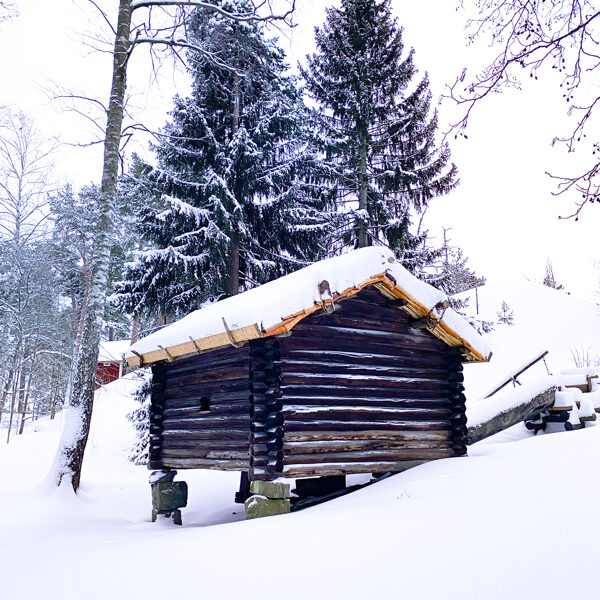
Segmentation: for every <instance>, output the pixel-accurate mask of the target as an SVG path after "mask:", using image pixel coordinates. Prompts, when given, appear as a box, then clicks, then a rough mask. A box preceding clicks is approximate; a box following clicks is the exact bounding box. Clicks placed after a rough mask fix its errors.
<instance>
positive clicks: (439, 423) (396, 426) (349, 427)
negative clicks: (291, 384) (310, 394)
mask: <svg viewBox="0 0 600 600" xmlns="http://www.w3.org/2000/svg"><path fill="white" fill-rule="evenodd" d="M450 426H451V423H450V421H448V420H442V419H440V420H434V421H399V420H387V421H350V422H348V421H340V420H332V419H322V420H320V421H310V420H304V421H286V423H285V427H284V430H285V431H286V433H287V432H288V431H302V432H309V431H313V430H315V429H319V430H325V429H330V430H333V431H336V430H337V431H356V430H367V429H372V430H389V429H391V430H398V431H402V430H407V431H436V430H440V429H449V428H450Z"/></svg>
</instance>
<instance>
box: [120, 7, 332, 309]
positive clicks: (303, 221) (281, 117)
mask: <svg viewBox="0 0 600 600" xmlns="http://www.w3.org/2000/svg"><path fill="white" fill-rule="evenodd" d="M213 2H214V3H215V4H222V5H223V7H225V8H227V9H228V10H230V11H235V12H240V13H245V12H246V11H250V10H251V5H250V2H249V1H248V0H213ZM225 5H226V6H225ZM189 28H190V35H191V40H192V43H193V44H194V45H196V46H197V49H193V50H191V51H190V53H189V56H188V62H189V71H190V74H191V76H192V79H193V92H192V95H191V96H190V97H189V98H181V97H176V98H175V102H174V104H175V106H174V109H173V111H172V113H171V116H172V119H171V122H170V123H169V124H168V125H167V126H166V127H165V130H164V135H163V137H162V141H161V143H160V144H159V145H158V147H157V148H156V153H157V158H158V166H157V167H156V168H154V169H145V170H144V169H143V168H142V167H141V166H140V165H138V166H137V167H136V169H137V171H138V174H142V177H141V179H140V180H139V181H138V183H139V185H138V186H137V188H136V190H137V191H133V192H132V193H139V190H140V189H143V190H144V193H145V194H146V196H147V197H148V199H149V202H150V201H151V200H152V199H153V201H152V202H151V204H152V208H149V209H147V210H146V211H145V213H144V215H143V219H142V225H141V229H142V235H143V238H144V240H146V242H147V243H148V247H147V248H146V249H145V250H143V251H141V252H139V253H138V254H137V258H136V261H135V263H134V264H133V265H131V266H130V268H129V269H128V270H127V272H126V276H125V280H124V281H123V282H122V283H121V285H120V286H119V287H118V292H119V293H118V295H117V298H119V299H120V302H121V305H122V306H123V307H124V308H126V309H128V310H129V311H131V312H134V313H136V314H139V313H140V312H144V311H146V312H148V311H156V310H159V311H161V312H162V314H167V315H178V314H181V313H185V312H188V311H189V310H191V309H194V308H197V307H198V306H200V305H201V304H202V303H204V302H206V301H210V300H213V299H217V298H219V297H222V296H225V295H233V294H236V293H238V291H240V290H243V289H246V288H249V287H252V286H253V285H256V284H258V283H263V282H265V281H268V280H270V279H272V278H274V277H277V276H279V275H281V274H284V273H286V272H289V271H291V270H294V269H296V268H298V267H300V266H304V265H305V264H306V263H308V262H310V261H313V260H314V259H316V258H319V257H320V256H321V255H323V254H324V253H325V250H326V249H325V248H324V245H323V244H322V240H323V238H324V234H325V233H326V231H327V229H328V228H329V227H330V221H331V219H330V216H329V215H328V214H327V211H326V200H325V199H323V198H321V197H320V196H319V193H318V186H313V185H312V184H311V181H310V177H309V175H308V174H309V173H310V172H311V169H312V167H313V165H314V163H315V159H314V157H312V156H311V154H310V152H309V151H308V141H309V135H308V115H307V110H306V108H305V106H304V104H303V102H302V98H301V95H300V93H299V92H298V90H297V88H296V81H295V79H293V78H292V77H290V76H288V75H287V74H286V69H287V67H286V65H285V63H284V54H283V52H282V51H281V50H280V49H279V48H278V47H277V46H276V44H275V42H274V41H272V40H268V39H266V38H265V35H264V32H263V31H262V29H261V26H260V25H259V24H257V23H244V22H232V21H231V20H227V19H225V18H223V17H221V16H220V15H218V14H207V13H206V12H205V11H199V12H197V13H195V14H194V16H193V18H192V20H191V22H190V24H189ZM134 187H135V186H134ZM130 188H131V186H130ZM315 190H317V191H316V192H315ZM157 202H158V204H157Z"/></svg>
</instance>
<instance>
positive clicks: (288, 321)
mask: <svg viewBox="0 0 600 600" xmlns="http://www.w3.org/2000/svg"><path fill="white" fill-rule="evenodd" d="M370 285H374V286H375V287H376V288H377V290H378V291H379V292H380V293H382V294H383V295H384V296H386V297H388V298H390V299H402V300H405V301H406V305H404V306H402V307H401V308H400V310H404V311H406V312H407V313H408V314H409V315H410V316H412V317H413V318H415V319H421V318H423V317H427V316H430V311H429V309H428V308H427V307H425V306H424V305H423V304H421V303H420V302H418V301H417V300H416V299H415V298H413V297H412V296H410V295H409V294H408V293H406V292H405V291H404V290H403V289H402V288H401V287H399V286H397V285H396V283H395V282H394V281H392V279H391V278H390V277H388V275H387V274H386V273H381V274H379V275H375V276H373V277H370V278H369V279H367V280H366V281H364V282H363V283H361V284H360V285H358V286H354V287H351V288H348V289H347V290H344V291H343V292H342V293H339V294H334V295H333V299H332V300H325V301H323V302H322V303H316V304H314V305H313V306H311V307H309V308H306V309H305V310H302V311H299V312H297V313H294V314H293V315H289V316H288V317H285V318H284V319H283V320H282V321H281V322H280V323H278V324H277V325H275V326H273V327H270V328H269V329H267V330H265V331H262V330H261V329H260V327H259V326H258V325H257V324H256V323H255V324H253V325H248V326H246V327H240V328H238V329H232V330H231V332H230V334H231V339H230V335H229V333H227V332H226V331H224V332H223V333H219V334H216V335H211V336H208V337H205V338H200V339H194V340H193V341H192V340H191V339H190V341H189V342H185V343H182V344H177V345H175V346H169V347H166V348H164V349H162V348H161V349H158V350H153V351H151V352H146V353H144V354H143V355H142V357H141V358H140V357H139V356H131V357H129V358H128V359H127V362H128V364H129V366H131V367H139V366H143V365H149V364H152V363H154V362H157V361H160V360H173V359H175V358H179V357H182V356H188V355H190V354H194V353H201V352H208V351H210V350H216V349H218V348H223V347H226V346H229V345H230V344H231V343H232V340H233V342H235V344H244V343H246V342H249V341H250V340H254V339H257V338H261V337H271V336H276V335H281V334H283V333H287V332H289V331H291V330H292V329H293V328H294V327H295V326H296V325H297V324H298V323H299V322H300V321H302V320H303V319H305V318H306V317H308V316H309V315H312V314H313V313H315V312H317V311H319V310H323V309H325V308H327V307H328V306H329V307H330V306H331V305H332V304H335V302H337V301H339V300H343V299H345V298H351V297H352V296H354V295H356V294H358V292H360V291H361V290H362V289H364V288H366V287H368V286H370ZM427 329H428V331H429V332H430V333H432V334H433V335H434V336H436V337H437V338H439V339H440V340H442V341H443V342H444V343H446V344H447V345H448V346H452V347H456V348H464V349H465V351H466V355H465V360H466V361H467V362H484V361H486V358H485V357H484V356H482V355H481V354H480V353H479V352H477V351H476V350H475V349H474V348H473V347H472V346H471V345H470V344H469V343H468V342H467V341H466V340H464V339H463V338H461V337H460V336H459V335H458V334H457V333H456V332H455V331H453V330H452V329H450V328H449V327H448V326H447V325H446V324H445V323H444V321H443V319H441V320H437V319H435V318H432V326H431V327H428V328H427Z"/></svg>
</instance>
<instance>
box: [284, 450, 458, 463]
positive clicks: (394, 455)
mask: <svg viewBox="0 0 600 600" xmlns="http://www.w3.org/2000/svg"><path fill="white" fill-rule="evenodd" d="M451 456H454V450H452V449H451V448H415V449H411V448H406V449H402V450H400V449H396V450H364V451H363V450H353V451H347V452H324V453H323V454H286V455H285V458H284V465H306V464H314V463H323V462H347V463H350V462H370V461H403V460H420V459H424V458H449V457H451Z"/></svg>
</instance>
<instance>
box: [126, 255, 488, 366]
mask: <svg viewBox="0 0 600 600" xmlns="http://www.w3.org/2000/svg"><path fill="white" fill-rule="evenodd" d="M384 276H388V277H389V279H391V280H392V281H393V282H394V287H395V288H396V290H395V291H396V292H403V293H402V296H406V297H407V299H408V300H409V303H411V304H416V305H417V306H418V307H419V310H420V312H423V311H424V312H423V315H422V316H425V315H427V314H429V315H431V316H432V317H435V319H436V320H438V321H439V323H440V324H441V325H442V326H443V327H444V329H446V330H447V331H448V332H449V334H450V336H451V337H453V338H454V339H456V340H458V341H460V342H461V343H464V345H465V346H466V347H467V348H468V349H469V350H470V351H471V352H472V354H473V356H472V360H487V359H488V358H489V355H490V351H489V348H488V346H487V344H486V342H485V341H484V340H483V339H482V338H481V336H480V335H479V334H478V333H477V332H476V331H475V330H474V329H473V328H472V327H471V325H469V323H467V322H466V320H465V319H463V317H461V316H460V315H459V314H458V313H456V312H455V311H454V310H452V309H451V308H446V309H443V308H440V309H438V308H436V306H438V305H440V303H443V302H445V301H447V300H448V297H447V296H446V294H444V293H443V292H441V291H439V290H437V289H435V288H434V287H432V286H430V285H429V284H427V283H425V282H423V281H420V280H419V279H417V278H416V277H415V276H414V275H412V274H410V273H409V272H408V271H407V270H406V269H405V268H404V267H402V265H400V263H399V262H398V261H397V260H396V258H395V256H394V254H393V252H392V251H391V250H389V249H388V248H384V247H381V246H372V247H369V248H361V249H359V250H354V251H351V252H348V253H346V254H342V255H340V256H336V257H334V258H330V259H325V260H322V261H319V262H316V263H314V264H312V265H310V266H308V267H305V268H303V269H300V270H299V271H296V272H294V273H291V274H289V275H285V276H284V277H281V278H279V279H276V280H274V281H271V282H269V283H265V284H263V285H261V286H258V287H256V288H253V289H251V290H248V291H246V292H243V293H241V294H238V295H237V296H232V297H230V298H226V299H224V300H221V301H219V302H215V303H213V304H210V305H208V306H206V307H204V308H201V309H199V310H196V311H194V312H192V313H190V314H189V315H187V316H185V317H183V318H182V319H180V320H178V321H176V322H175V323H173V324H171V325H169V326H167V327H165V328H163V329H161V330H159V331H156V332H154V333H152V334H151V335H149V336H147V337H146V338H143V339H141V340H140V341H138V342H137V343H136V344H134V345H133V346H132V347H131V349H130V351H129V352H127V354H126V358H127V359H128V360H129V363H130V364H131V365H136V364H139V363H140V358H139V356H143V357H144V362H145V363H146V364H147V363H150V362H155V361H157V360H162V359H164V358H168V357H169V355H170V353H169V352H168V350H169V349H170V348H174V347H176V346H180V347H182V348H183V349H187V348H188V347H189V349H188V350H187V353H190V352H194V350H195V349H196V348H197V347H198V344H196V343H195V342H198V341H200V340H207V344H206V347H205V348H203V349H212V348H216V347H217V346H216V345H211V344H220V345H221V346H222V345H227V344H228V343H229V341H231V340H232V339H234V340H236V341H248V340H249V339H253V338H257V337H261V336H262V335H264V334H265V333H266V332H267V331H269V332H273V331H275V330H276V328H277V326H278V325H281V324H283V323H284V322H286V321H287V320H289V319H290V318H291V317H293V316H295V315H300V317H299V318H298V320H301V319H302V318H303V317H304V316H307V315H308V314H309V313H310V312H313V311H314V310H316V309H319V308H320V307H321V306H322V305H323V303H327V302H331V301H333V299H334V298H337V297H339V296H341V295H343V294H345V295H353V294H354V293H356V292H358V290H359V289H361V288H362V287H364V286H365V285H369V282H371V280H373V279H375V278H377V277H381V278H383V277H384ZM325 283H326V284H327V285H325ZM372 283H374V281H373V282H372ZM321 284H323V285H321ZM320 288H321V289H320ZM350 292H352V293H350ZM303 313H306V314H304V315H303ZM296 322H297V321H295V322H294V323H293V325H295V324H296ZM293 325H292V326H291V327H293ZM291 327H290V329H291ZM226 330H229V331H226ZM269 335H273V333H270V334H269ZM209 338H210V339H209ZM212 338H214V339H212ZM149 353H152V354H153V356H152V357H147V356H146V355H147V354H149ZM180 354H182V353H180ZM180 354H175V356H177V355H180Z"/></svg>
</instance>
